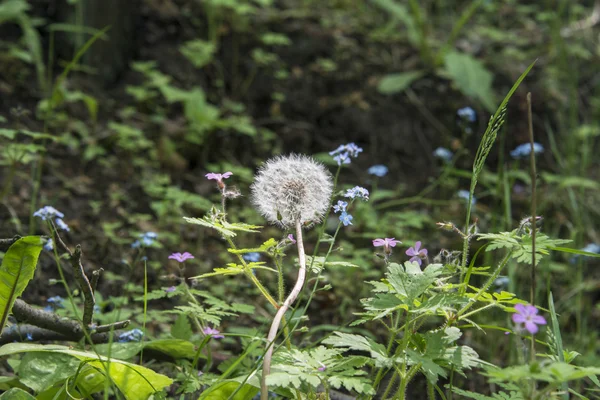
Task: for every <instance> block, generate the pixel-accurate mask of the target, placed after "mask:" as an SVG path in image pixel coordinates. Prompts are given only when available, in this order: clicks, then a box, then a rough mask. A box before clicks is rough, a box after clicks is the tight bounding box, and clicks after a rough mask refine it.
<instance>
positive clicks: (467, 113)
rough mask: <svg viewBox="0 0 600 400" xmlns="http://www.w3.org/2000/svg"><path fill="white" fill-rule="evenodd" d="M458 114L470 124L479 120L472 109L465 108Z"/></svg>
mask: <svg viewBox="0 0 600 400" xmlns="http://www.w3.org/2000/svg"><path fill="white" fill-rule="evenodd" d="M456 114H457V115H458V116H459V117H460V118H462V119H464V120H465V121H468V122H475V120H476V119H477V114H476V113H475V110H473V109H472V108H471V107H463V108H461V109H459V110H458V111H457V112H456Z"/></svg>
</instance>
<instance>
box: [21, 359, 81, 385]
mask: <svg viewBox="0 0 600 400" xmlns="http://www.w3.org/2000/svg"><path fill="white" fill-rule="evenodd" d="M79 364H80V362H79V360H77V359H76V358H73V357H71V356H68V355H66V354H61V353H39V352H36V353H26V354H25V355H24V356H23V358H22V359H21V364H19V371H18V373H17V374H18V375H19V377H20V378H21V383H23V384H24V385H26V386H27V387H30V388H31V389H33V390H35V391H36V392H42V391H44V390H46V389H49V388H50V387H51V386H53V385H54V384H55V383H58V382H60V381H63V380H65V379H67V378H68V377H70V376H73V375H75V373H76V372H77V368H78V367H79Z"/></svg>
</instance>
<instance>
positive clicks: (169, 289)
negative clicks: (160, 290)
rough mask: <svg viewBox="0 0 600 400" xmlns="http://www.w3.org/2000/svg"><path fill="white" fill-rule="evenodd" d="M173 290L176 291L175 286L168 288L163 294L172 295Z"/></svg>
mask: <svg viewBox="0 0 600 400" xmlns="http://www.w3.org/2000/svg"><path fill="white" fill-rule="evenodd" d="M175 290H177V288H176V287H175V286H169V287H168V288H166V289H165V292H167V293H173V292H174V291H175Z"/></svg>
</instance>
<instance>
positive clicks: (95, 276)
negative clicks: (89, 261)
mask: <svg viewBox="0 0 600 400" xmlns="http://www.w3.org/2000/svg"><path fill="white" fill-rule="evenodd" d="M102 272H104V268H100V269H97V270H95V271H94V272H92V291H93V292H94V293H96V288H97V287H98V280H99V279H100V274H101V273H102Z"/></svg>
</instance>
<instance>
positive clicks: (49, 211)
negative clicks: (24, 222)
mask: <svg viewBox="0 0 600 400" xmlns="http://www.w3.org/2000/svg"><path fill="white" fill-rule="evenodd" d="M33 216H34V217H40V218H41V219H42V221H45V220H47V219H51V218H64V217H65V214H63V213H61V212H60V211H58V210H57V209H56V208H54V207H52V206H45V207H42V208H40V209H39V210H37V211H36V212H34V213H33Z"/></svg>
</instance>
